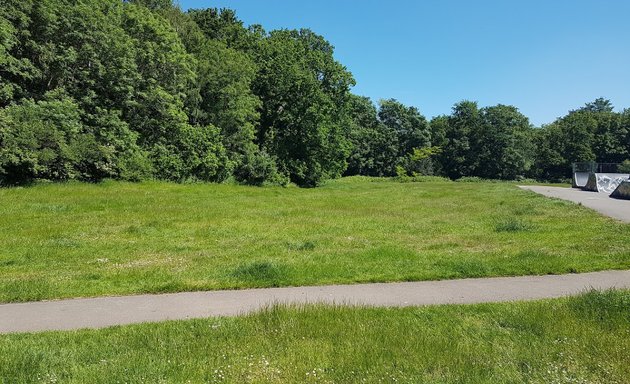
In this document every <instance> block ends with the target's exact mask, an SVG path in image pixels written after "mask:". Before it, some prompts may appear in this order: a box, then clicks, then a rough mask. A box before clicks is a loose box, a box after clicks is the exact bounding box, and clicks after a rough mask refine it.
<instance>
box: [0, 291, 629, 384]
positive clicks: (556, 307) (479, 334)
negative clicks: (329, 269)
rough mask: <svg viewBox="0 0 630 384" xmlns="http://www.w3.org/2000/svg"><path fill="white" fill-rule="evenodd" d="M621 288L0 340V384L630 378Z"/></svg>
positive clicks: (606, 381)
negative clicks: (536, 297) (489, 301)
mask: <svg viewBox="0 0 630 384" xmlns="http://www.w3.org/2000/svg"><path fill="white" fill-rule="evenodd" d="M629 356H630V291H608V292H590V293H586V294H584V295H582V296H580V297H575V298H570V299H556V300H548V301H541V302H530V303H516V304H484V305H475V306H443V307H428V308H406V309H367V308H331V307H319V306H315V307H306V308H271V309H269V310H268V311H266V312H263V313H260V314H256V315H251V316H247V317H242V318H232V319H227V318H223V319H209V320H195V321H183V322H170V323H162V324H148V325H136V326H126V327H117V328H110V329H105V330H98V331H79V332H60V333H45V334H36V335H9V336H0V359H2V363H1V364H0V382H2V383H88V382H89V383H187V382H188V383H223V382H225V383H267V382H268V383H335V382H336V383H340V382H342V383H422V382H427V383H541V384H543V383H544V384H549V383H602V384H620V383H630V364H629V363H630V360H629Z"/></svg>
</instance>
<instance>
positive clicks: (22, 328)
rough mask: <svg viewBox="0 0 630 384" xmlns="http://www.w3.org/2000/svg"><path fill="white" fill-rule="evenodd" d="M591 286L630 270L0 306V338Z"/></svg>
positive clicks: (559, 292)
mask: <svg viewBox="0 0 630 384" xmlns="http://www.w3.org/2000/svg"><path fill="white" fill-rule="evenodd" d="M590 288H596V289H608V288H630V271H608V272H597V273H587V274H581V275H562V276H529V277H509V278H489V279H467V280H450V281H433V282H417V283H392V284H363V285H347V286H323V287H302V288H272V289H255V290H243V291H217V292H195V293H178V294H168V295H142V296H129V297H104V298H95V299H76V300H64V301H50V302H37V303H22V304H4V305H0V333H15V332H38V331H45V330H73V329H82V328H103V327H108V326H113V325H123V324H134V323H143V322H156V321H164V320H179V319H191V318H206V317H214V316H237V315H242V314H247V313H251V312H254V311H257V310H260V309H261V308H264V307H266V306H269V305H272V304H276V303H282V304H305V303H332V304H344V305H367V306H385V307H390V306H392V307H393V306H395V307H404V306H422V305H435V304H470V303H485V302H505V301H517V300H533V299H542V298H554V297H561V296H567V295H572V294H577V293H580V292H583V291H585V290H588V289H590Z"/></svg>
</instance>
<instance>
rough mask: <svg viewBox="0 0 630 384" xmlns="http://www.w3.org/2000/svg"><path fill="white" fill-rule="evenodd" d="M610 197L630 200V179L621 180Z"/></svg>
mask: <svg viewBox="0 0 630 384" xmlns="http://www.w3.org/2000/svg"><path fill="white" fill-rule="evenodd" d="M610 197H612V198H615V199H622V200H630V181H622V182H621V184H619V186H618V187H617V189H615V192H613V193H612V195H610Z"/></svg>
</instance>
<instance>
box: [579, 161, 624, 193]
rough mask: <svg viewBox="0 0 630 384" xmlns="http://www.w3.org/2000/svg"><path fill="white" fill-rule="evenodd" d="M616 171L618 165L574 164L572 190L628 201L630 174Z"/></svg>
mask: <svg viewBox="0 0 630 384" xmlns="http://www.w3.org/2000/svg"><path fill="white" fill-rule="evenodd" d="M618 170H619V164H598V163H593V162H591V163H575V164H573V183H572V184H573V188H581V189H582V190H584V191H591V192H599V193H606V194H608V195H609V196H610V197H614V198H617V199H627V200H630V174H628V173H620V172H618Z"/></svg>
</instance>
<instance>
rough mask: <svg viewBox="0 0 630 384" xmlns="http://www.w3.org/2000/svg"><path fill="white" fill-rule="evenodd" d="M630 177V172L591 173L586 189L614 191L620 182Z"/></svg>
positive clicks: (604, 191)
mask: <svg viewBox="0 0 630 384" xmlns="http://www.w3.org/2000/svg"><path fill="white" fill-rule="evenodd" d="M628 179H630V174H624V173H591V174H590V175H589V177H588V182H587V183H586V186H584V187H583V188H582V189H584V190H586V191H593V192H602V193H608V194H611V193H613V192H614V191H615V190H616V189H617V187H618V186H619V184H621V183H622V182H624V181H628Z"/></svg>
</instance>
